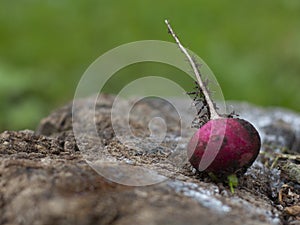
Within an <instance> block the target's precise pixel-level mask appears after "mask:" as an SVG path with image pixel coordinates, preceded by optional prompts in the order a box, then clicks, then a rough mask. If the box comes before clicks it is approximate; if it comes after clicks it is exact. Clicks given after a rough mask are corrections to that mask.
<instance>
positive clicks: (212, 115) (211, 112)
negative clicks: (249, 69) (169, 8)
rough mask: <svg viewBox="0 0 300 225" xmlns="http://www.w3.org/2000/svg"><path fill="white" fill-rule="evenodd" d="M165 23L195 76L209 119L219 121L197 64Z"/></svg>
mask: <svg viewBox="0 0 300 225" xmlns="http://www.w3.org/2000/svg"><path fill="white" fill-rule="evenodd" d="M165 23H166V25H167V27H168V30H169V33H170V34H171V35H172V36H173V38H174V40H175V42H176V44H177V45H178V47H179V49H180V50H181V51H182V53H183V54H184V55H185V56H186V58H187V59H188V61H189V63H190V65H191V67H192V69H193V72H194V74H195V76H196V79H197V81H198V85H199V87H200V89H201V91H202V93H203V95H204V98H205V101H206V102H207V104H208V111H209V116H210V118H209V119H219V118H221V116H220V115H219V113H218V112H217V110H216V107H215V105H214V102H213V101H212V100H211V98H210V96H209V92H208V89H207V87H206V85H205V84H204V82H203V80H202V78H201V73H200V71H199V69H198V67H197V64H196V63H195V61H194V59H193V58H192V56H191V55H190V54H189V53H188V51H187V50H186V49H185V47H183V45H182V44H181V42H180V41H179V39H178V37H177V35H176V34H175V32H174V31H173V29H172V27H171V25H170V23H169V21H168V20H165Z"/></svg>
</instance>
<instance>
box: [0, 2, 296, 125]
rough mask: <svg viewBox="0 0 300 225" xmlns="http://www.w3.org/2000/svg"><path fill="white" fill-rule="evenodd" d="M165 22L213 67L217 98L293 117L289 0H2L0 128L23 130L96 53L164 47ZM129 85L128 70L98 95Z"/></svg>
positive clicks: (62, 96) (68, 88) (65, 92)
mask: <svg viewBox="0 0 300 225" xmlns="http://www.w3.org/2000/svg"><path fill="white" fill-rule="evenodd" d="M165 18H168V19H170V20H171V22H172V25H173V26H174V28H175V29H176V31H177V33H178V35H179V36H180V37H181V39H182V41H183V42H184V44H185V45H186V46H187V47H188V48H190V49H191V50H193V51H194V52H196V53H197V54H198V55H199V56H200V57H202V58H203V59H204V60H205V61H206V63H207V64H208V65H209V66H210V68H211V69H212V70H213V71H214V74H215V75H216V77H217V79H218V81H219V83H220V85H221V87H222V89H223V93H224V96H225V98H226V99H237V100H245V101H250V102H253V103H256V104H260V105H272V106H274V105H275V106H284V107H289V108H292V109H294V110H297V111H300V94H297V93H298V89H299V84H300V27H299V21H300V1H298V0H274V1H258V0H254V1H237V0H232V1H218V2H217V1H208V0H193V1H190V0H187V1H170V0H165V1H154V0H152V1H150V0H143V1H132V0H127V1H110V0H100V1H96V0H86V1H84V0H72V1H71V0H60V1H58V0H51V1H50V0H48V1H46V0H44V1H40V0H27V1H25V0H24V1H23V0H21V1H11V0H2V1H1V2H0V101H1V104H0V130H5V129H25V128H31V129H33V128H34V127H35V126H36V124H37V123H38V121H39V120H40V119H41V118H42V117H43V116H46V115H47V114H48V113H49V112H50V110H53V109H55V108H56V107H58V106H59V105H62V104H64V103H66V102H68V101H70V100H71V99H72V97H73V94H74V91H75V88H76V85H77V83H78V81H79V79H80V77H81V76H82V74H83V72H84V71H85V69H86V68H87V67H88V66H89V64H90V63H91V62H92V61H94V60H95V59H96V58H97V57H98V56H100V55H101V54H103V53H105V52H106V51H108V50H110V49H112V48H114V47H117V46H118V45H120V44H124V43H127V42H132V41H138V40H149V39H156V40H165V41H173V40H171V38H170V37H169V35H168V34H167V33H166V28H165V25H164V23H163V20H164V19H165ZM149 68H150V67H149V66H145V67H139V68H136V70H133V71H132V70H129V71H130V73H135V72H136V73H137V72H138V73H139V74H149V71H146V70H149ZM156 71H159V68H157V69H156ZM164 72H165V73H168V70H165V69H164ZM171 72H172V73H173V72H174V71H173V70H170V71H169V73H171ZM172 75H173V76H176V71H175V72H174V74H172ZM131 79H132V77H131V76H130V74H129V72H128V73H127V76H125V78H124V77H123V78H122V79H115V82H111V84H112V85H110V86H109V88H107V89H106V91H108V92H117V91H118V90H119V88H120V87H122V85H123V84H124V83H126V82H128V81H129V80H131ZM179 81H180V80H179ZM181 82H182V84H183V85H184V86H185V87H188V85H189V83H188V82H189V81H188V80H186V79H182V81H181Z"/></svg>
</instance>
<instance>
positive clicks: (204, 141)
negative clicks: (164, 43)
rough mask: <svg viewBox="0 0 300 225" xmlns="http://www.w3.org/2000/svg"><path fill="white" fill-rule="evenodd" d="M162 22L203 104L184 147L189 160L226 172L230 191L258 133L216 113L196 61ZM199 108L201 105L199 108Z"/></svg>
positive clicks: (254, 151) (254, 150) (253, 152)
mask: <svg viewBox="0 0 300 225" xmlns="http://www.w3.org/2000/svg"><path fill="white" fill-rule="evenodd" d="M165 23H166V24H167V26H168V31H169V33H170V34H171V35H172V36H173V38H174V39H175V41H176V43H177V45H178V46H179V48H180V50H181V51H182V52H183V53H184V54H185V56H186V57H187V59H188V61H189V63H190V65H191V67H192V69H193V72H194V74H195V76H196V78H197V88H198V91H199V92H194V93H193V94H196V97H197V98H198V99H196V102H197V101H198V102H199V101H201V102H202V104H203V106H204V107H205V108H206V114H205V116H204V117H203V121H202V122H204V125H202V124H199V126H198V127H199V129H198V130H197V131H196V133H195V134H194V135H193V137H192V138H191V140H190V142H189V144H188V147H187V154H188V157H189V161H190V163H191V164H192V166H193V167H194V168H195V169H197V170H198V171H205V172H208V173H212V175H213V176H215V177H222V176H224V175H226V176H228V180H229V185H230V188H231V191H232V192H233V186H236V185H237V178H236V174H242V173H244V172H245V171H246V170H247V168H249V167H250V166H251V165H252V163H253V162H254V161H255V159H256V158H257V156H258V154H259V150H260V146H261V141H260V136H259V134H258V132H257V130H256V129H255V128H254V126H253V125H252V124H251V123H249V122H248V121H246V120H243V119H239V118H233V116H232V115H225V116H224V115H220V114H219V113H218V112H217V109H216V106H215V104H214V102H213V101H212V99H211V98H210V95H209V91H208V89H207V87H206V84H205V83H204V82H203V80H202V78H201V73H200V71H199V68H198V66H197V64H196V62H195V61H194V59H193V58H192V57H191V56H190V54H189V53H188V52H187V50H186V49H185V48H184V47H183V46H182V44H181V43H180V41H179V39H178V37H177V36H176V34H175V33H174V31H173V29H172V28H171V26H170V24H169V22H168V21H167V20H166V21H165ZM194 100H195V99H194ZM202 109H203V107H202V108H201V109H200V112H201V110H202ZM200 112H199V113H200ZM200 119H201V118H200Z"/></svg>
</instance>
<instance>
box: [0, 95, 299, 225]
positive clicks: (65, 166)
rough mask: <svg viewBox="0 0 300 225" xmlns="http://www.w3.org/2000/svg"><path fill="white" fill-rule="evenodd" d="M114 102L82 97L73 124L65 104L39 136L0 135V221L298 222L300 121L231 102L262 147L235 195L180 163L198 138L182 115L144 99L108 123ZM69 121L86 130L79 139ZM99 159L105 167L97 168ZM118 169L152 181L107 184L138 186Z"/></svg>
mask: <svg viewBox="0 0 300 225" xmlns="http://www.w3.org/2000/svg"><path fill="white" fill-rule="evenodd" d="M113 101H114V97H113V96H110V95H101V96H100V98H99V99H98V101H97V103H96V105H94V102H93V101H92V99H89V98H88V99H82V100H80V101H78V102H77V104H78V105H77V106H78V108H76V110H78V112H77V115H78V116H79V117H80V118H79V120H76V118H75V121H72V104H69V105H66V106H65V107H62V108H60V109H58V110H56V111H55V112H53V113H52V114H51V115H49V116H48V117H47V118H45V119H43V120H42V121H41V123H40V125H39V127H38V128H37V130H36V131H28V130H26V131H6V132H3V133H2V134H0V158H1V160H0V178H1V179H0V212H1V213H0V224H125V225H126V224H133V223H134V224H175V225H176V224H178V225H179V224H195V225H196V224H224V225H226V224H249V225H250V224H251V225H252V224H300V222H299V220H300V200H299V199H300V178H299V176H300V175H299V174H300V172H299V171H300V165H299V163H300V156H299V152H298V151H299V150H300V115H297V114H295V113H293V112H290V111H287V110H283V109H265V108H259V107H256V106H253V105H249V104H246V103H231V104H232V105H234V108H235V110H236V111H237V112H238V113H239V114H240V117H241V118H244V119H247V120H248V121H251V122H252V123H253V124H254V125H255V126H256V127H257V128H258V130H259V132H260V134H261V136H262V140H263V146H262V149H261V152H260V155H259V157H258V158H257V160H256V161H255V163H254V164H253V165H252V166H251V167H250V168H249V169H248V171H247V172H246V173H245V174H244V175H243V176H242V177H240V178H239V186H238V188H236V189H235V193H234V194H233V193H231V192H230V190H229V187H228V185H227V184H226V183H223V182H218V181H216V180H212V179H211V178H210V177H209V176H206V175H205V174H203V173H202V174H201V173H199V172H196V171H195V170H194V169H193V168H192V167H191V166H190V164H189V163H188V162H187V159H186V149H185V148H186V144H187V141H188V140H189V138H190V137H191V136H192V134H193V132H194V131H195V129H191V128H190V124H187V123H185V121H192V119H193V115H192V114H191V111H189V109H188V108H186V107H182V108H183V109H181V111H180V112H177V111H176V110H174V107H173V106H172V105H171V104H170V103H167V102H165V101H163V100H161V99H145V100H142V101H139V102H136V103H135V105H134V107H133V108H132V109H131V111H130V116H129V118H128V120H126V115H125V114H124V112H125V111H124V110H125V109H126V107H125V108H124V110H122V108H119V109H118V111H117V112H116V113H115V114H113V115H114V117H113V121H112V119H111V118H112V117H111V108H112V105H113ZM130 102H131V100H123V102H122V104H120V105H124V106H126V105H130ZM185 104H186V103H181V102H180V100H178V101H177V103H176V105H185ZM90 106H93V107H90ZM93 109H95V112H94V111H93ZM91 110H92V113H91ZM93 113H94V114H93ZM91 115H93V116H94V120H92V121H95V124H96V128H97V134H96V136H95V134H94V133H93V132H92V130H93V129H92V128H91V124H89V122H90V119H88V117H90V116H91ZM124 118H125V119H124ZM153 118H154V119H153ZM157 118H162V120H163V121H165V123H162V121H161V120H159V119H157ZM179 121H181V122H180V123H179ZM74 122H75V123H76V122H78V123H79V124H77V125H80V126H81V127H82V131H83V132H82V133H81V134H80V135H82V136H80V135H79V137H76V139H75V137H74V132H73V125H74ZM126 123H128V124H129V128H130V129H129V130H128V129H124V127H126ZM162 131H163V132H162ZM158 140H159V141H158ZM124 141H125V142H124ZM82 149H89V151H82ZM99 149H101V152H100V153H99ZM97 157H100V158H101V159H102V161H103V159H104V160H107V162H111V163H108V164H106V165H102V164H101V165H99V167H97V166H98V164H97V163H99V162H98V161H99V160H98V158H97ZM87 162H89V164H88V163H87ZM90 165H93V166H95V167H94V168H95V169H96V170H100V171H102V175H105V176H104V177H103V176H101V175H99V174H98V173H97V172H96V171H95V170H94V169H92V168H91V166H90ZM122 165H130V166H131V167H130V168H139V169H140V170H141V171H144V170H145V171H155V173H153V174H150V175H149V176H148V175H147V176H145V177H144V180H148V181H149V182H153V181H157V183H156V184H153V185H148V186H127V185H122V184H118V183H115V182H112V180H116V179H120V181H121V182H120V183H122V182H123V183H126V182H131V181H132V182H137V181H140V180H138V179H137V178H136V177H125V178H124V176H123V175H124V171H120V166H122ZM118 166H119V167H118ZM124 168H127V167H124ZM107 171H108V172H109V173H107V174H106V172H107ZM129 172H130V171H129ZM135 172H136V171H135ZM121 175H122V176H121ZM137 175H139V174H138V173H137ZM122 177H123V178H122ZM122 179H124V180H122ZM160 179H161V180H160ZM159 181H160V182H159ZM141 182H143V181H141ZM135 184H136V183H135Z"/></svg>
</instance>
